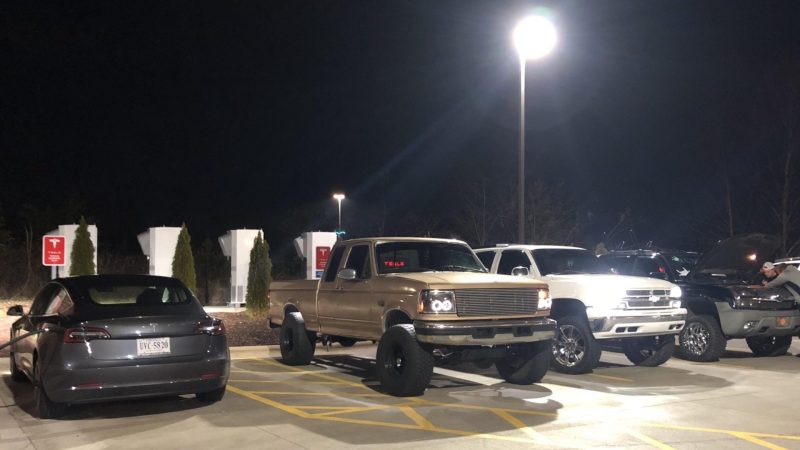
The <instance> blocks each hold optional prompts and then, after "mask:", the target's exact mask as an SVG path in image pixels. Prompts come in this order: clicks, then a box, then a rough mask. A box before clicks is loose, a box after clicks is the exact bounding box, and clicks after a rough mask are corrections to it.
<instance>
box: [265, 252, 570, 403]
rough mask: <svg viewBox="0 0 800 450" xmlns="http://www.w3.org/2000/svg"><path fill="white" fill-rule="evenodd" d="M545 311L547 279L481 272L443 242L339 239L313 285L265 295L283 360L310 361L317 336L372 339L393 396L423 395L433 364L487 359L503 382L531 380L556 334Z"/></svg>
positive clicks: (292, 284) (283, 286)
mask: <svg viewBox="0 0 800 450" xmlns="http://www.w3.org/2000/svg"><path fill="white" fill-rule="evenodd" d="M549 313H550V297H549V292H548V289H547V285H546V284H545V283H542V282H538V281H533V280H526V279H520V278H519V277H516V278H515V277H510V276H502V275H492V274H489V273H487V272H486V269H485V268H484V267H483V265H481V263H480V261H479V260H478V258H477V257H476V256H475V253H473V251H472V249H471V248H469V246H467V244H465V243H463V242H461V241H454V240H444V239H423V238H369V239H356V240H350V241H343V242H339V243H337V244H336V246H335V247H334V248H333V251H332V253H331V257H330V259H329V261H328V264H327V267H326V269H325V273H324V274H323V276H322V279H320V280H319V281H318V282H317V281H313V280H308V281H306V280H301V281H288V282H275V283H272V287H271V290H270V326H273V327H277V326H280V328H281V332H280V348H281V355H282V357H283V362H284V363H285V364H289V365H306V364H309V363H310V361H311V359H312V357H313V356H314V349H315V343H316V341H317V338H318V335H320V334H324V335H326V336H331V337H333V339H334V340H340V341H341V340H344V342H346V343H348V344H349V343H352V342H353V341H352V340H375V341H379V344H378V351H377V355H376V360H377V371H378V378H379V380H380V382H381V385H382V386H383V387H384V389H386V391H387V392H389V393H390V394H392V395H396V396H411V395H420V394H422V393H423V392H424V391H425V389H426V388H427V386H428V384H429V382H430V379H431V376H432V374H433V365H434V361H435V360H439V361H442V362H460V361H475V362H476V363H478V364H481V363H484V364H485V363H492V362H493V363H494V364H495V366H496V367H497V370H498V372H499V373H500V375H501V376H502V377H503V378H504V379H505V380H506V381H508V382H510V383H515V384H531V383H535V382H538V381H539V380H541V379H542V377H543V376H544V374H545V373H546V372H547V368H548V362H549V352H550V340H551V339H552V337H553V335H554V332H555V321H553V320H550V319H549V318H548V315H549Z"/></svg>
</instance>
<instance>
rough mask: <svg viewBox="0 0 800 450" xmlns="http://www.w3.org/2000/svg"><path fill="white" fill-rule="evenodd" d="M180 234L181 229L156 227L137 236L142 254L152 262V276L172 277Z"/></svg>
mask: <svg viewBox="0 0 800 450" xmlns="http://www.w3.org/2000/svg"><path fill="white" fill-rule="evenodd" d="M180 232H181V228H180V227H154V228H149V229H148V230H147V231H145V232H144V233H140V234H139V236H137V237H138V239H139V245H140V246H141V247H142V252H143V253H144V254H145V256H147V259H148V261H150V272H149V273H150V275H160V276H162V277H171V276H172V260H173V259H174V258H175V247H176V246H177V245H178V234H180Z"/></svg>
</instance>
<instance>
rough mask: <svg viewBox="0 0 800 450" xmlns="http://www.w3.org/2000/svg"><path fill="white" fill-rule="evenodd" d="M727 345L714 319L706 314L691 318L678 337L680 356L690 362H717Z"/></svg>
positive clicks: (688, 318) (687, 320)
mask: <svg viewBox="0 0 800 450" xmlns="http://www.w3.org/2000/svg"><path fill="white" fill-rule="evenodd" d="M727 344H728V341H727V339H725V335H724V334H722V329H720V327H719V324H718V323H717V320H716V319H715V318H714V317H712V316H709V315H706V314H701V315H696V316H689V317H687V318H686V325H684V326H683V330H681V333H680V334H679V335H678V355H679V356H680V357H681V358H683V359H688V360H689V361H700V362H710V361H716V360H718V359H719V357H720V356H722V353H724V352H725V347H726V346H727Z"/></svg>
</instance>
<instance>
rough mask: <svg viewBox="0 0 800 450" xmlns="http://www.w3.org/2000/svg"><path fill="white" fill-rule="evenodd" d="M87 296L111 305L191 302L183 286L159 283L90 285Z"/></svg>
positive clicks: (93, 300) (100, 303) (94, 300)
mask: <svg viewBox="0 0 800 450" xmlns="http://www.w3.org/2000/svg"><path fill="white" fill-rule="evenodd" d="M86 293H87V296H88V297H89V299H91V300H92V302H94V303H95V304H98V305H109V306H123V305H135V306H158V305H180V304H185V303H188V302H189V299H190V298H191V296H190V294H189V292H188V291H187V290H186V289H184V288H183V287H182V286H167V285H158V284H124V285H121V284H107V285H100V286H89V287H87V289H86Z"/></svg>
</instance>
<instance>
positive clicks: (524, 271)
mask: <svg viewBox="0 0 800 450" xmlns="http://www.w3.org/2000/svg"><path fill="white" fill-rule="evenodd" d="M530 273H531V272H530V270H528V268H527V267H524V266H517V267H514V268H513V269H511V275H513V276H515V277H527V276H528V274H530Z"/></svg>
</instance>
